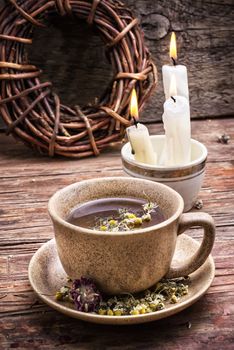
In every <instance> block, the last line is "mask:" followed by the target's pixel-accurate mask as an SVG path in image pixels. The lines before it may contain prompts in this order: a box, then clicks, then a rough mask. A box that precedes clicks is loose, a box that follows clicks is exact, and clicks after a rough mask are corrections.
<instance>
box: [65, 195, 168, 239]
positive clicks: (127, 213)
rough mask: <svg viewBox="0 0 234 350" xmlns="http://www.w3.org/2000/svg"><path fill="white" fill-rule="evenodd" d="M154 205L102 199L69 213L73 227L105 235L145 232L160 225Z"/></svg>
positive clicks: (161, 215) (145, 202)
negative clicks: (153, 226) (110, 233)
mask: <svg viewBox="0 0 234 350" xmlns="http://www.w3.org/2000/svg"><path fill="white" fill-rule="evenodd" d="M164 220H165V218H164V215H163V213H162V211H161V209H160V208H159V206H158V205H157V203H153V202H150V201H146V200H144V199H137V198H102V199H97V200H93V201H90V202H87V203H84V204H82V205H80V206H78V207H76V208H74V209H73V211H72V212H71V213H70V215H69V217H68V218H67V221H68V222H70V223H72V224H73V225H77V226H81V227H86V228H89V229H93V230H98V231H102V232H103V233H105V232H120V231H129V230H135V229H138V228H146V227H149V226H152V225H156V224H158V223H160V222H162V221H164Z"/></svg>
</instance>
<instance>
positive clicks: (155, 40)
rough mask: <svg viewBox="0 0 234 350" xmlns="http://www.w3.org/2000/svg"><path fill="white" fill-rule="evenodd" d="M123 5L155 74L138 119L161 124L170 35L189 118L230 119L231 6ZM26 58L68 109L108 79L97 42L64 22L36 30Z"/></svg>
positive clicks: (144, 1) (233, 66)
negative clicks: (185, 76) (184, 77)
mask: <svg viewBox="0 0 234 350" xmlns="http://www.w3.org/2000/svg"><path fill="white" fill-rule="evenodd" d="M3 3H4V0H0V4H3ZM125 3H126V4H127V5H128V6H129V7H130V8H132V9H133V10H134V12H135V15H136V16H137V17H139V19H140V20H141V25H142V27H143V29H144V32H145V40H146V44H147V45H148V46H149V48H150V51H151V53H152V56H153V58H154V61H155V62H156V64H157V67H158V70H159V86H158V89H157V91H156V92H155V93H154V95H153V96H152V98H151V100H150V101H149V103H148V106H147V108H146V109H145V111H144V113H143V115H142V119H143V120H144V121H147V122H149V121H150V122H152V121H155V120H161V115H162V109H163V102H164V95H163V91H162V79H161V67H162V65H163V64H167V63H169V56H168V49H169V39H170V32H171V31H172V30H175V31H176V33H177V37H178V51H179V62H180V63H182V64H186V65H187V67H188V73H189V87H190V97H191V112H192V117H194V118H200V117H214V116H226V115H234V97H233V96H234V49H233V42H234V2H233V0H195V1H194V0H170V1H165V0H157V1H154V0H125ZM29 57H30V58H31V61H32V62H33V63H35V64H36V65H38V66H39V67H41V68H42V69H43V71H44V75H43V79H49V80H51V81H53V82H54V86H55V88H56V90H57V91H58V92H59V93H60V96H61V97H62V100H63V101H64V102H65V103H69V104H74V103H77V102H78V103H79V104H80V105H82V104H84V103H87V102H89V101H92V100H93V99H94V98H95V97H96V96H99V95H100V94H101V90H102V87H103V88H104V86H106V85H107V82H108V81H109V79H110V78H111V76H112V69H111V66H109V64H108V63H107V61H106V59H105V55H104V48H103V45H102V42H101V40H100V38H99V37H98V36H97V35H96V34H95V33H93V31H92V30H90V29H89V28H88V27H87V26H86V25H85V24H84V23H78V21H76V22H75V21H72V20H71V19H70V18H69V19H68V18H65V19H63V20H62V21H61V18H60V19H59V20H54V21H53V22H52V23H51V25H50V27H49V28H47V29H36V30H35V40H34V45H33V47H32V50H31V51H30V53H29ZM100 87H101V88H100Z"/></svg>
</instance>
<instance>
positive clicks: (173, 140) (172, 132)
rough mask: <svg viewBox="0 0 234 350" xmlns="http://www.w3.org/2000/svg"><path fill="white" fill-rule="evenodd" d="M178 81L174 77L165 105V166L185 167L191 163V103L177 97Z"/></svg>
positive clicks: (182, 97) (163, 160)
mask: <svg viewBox="0 0 234 350" xmlns="http://www.w3.org/2000/svg"><path fill="white" fill-rule="evenodd" d="M173 92H176V80H175V77H174V76H173V77H172V81H171V87H170V95H171V96H173V98H169V99H168V100H167V101H166V102H165V103H164V113H163V123H164V129H165V148H164V154H163V157H164V159H162V160H161V162H162V163H164V164H163V165H167V166H173V165H185V164H188V163H189V162H190V161H191V126H190V108H189V102H188V100H187V99H186V98H185V97H184V96H176V93H173Z"/></svg>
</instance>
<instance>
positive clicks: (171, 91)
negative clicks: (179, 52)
mask: <svg viewBox="0 0 234 350" xmlns="http://www.w3.org/2000/svg"><path fill="white" fill-rule="evenodd" d="M169 94H170V96H177V86H176V77H175V74H173V75H172V77H171V81H170V89H169Z"/></svg>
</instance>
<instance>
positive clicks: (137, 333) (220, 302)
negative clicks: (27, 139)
mask: <svg viewBox="0 0 234 350" xmlns="http://www.w3.org/2000/svg"><path fill="white" fill-rule="evenodd" d="M150 130H151V132H152V133H153V134H155V133H162V132H163V130H162V125H160V124H157V125H152V126H150ZM192 132H193V136H194V138H195V139H197V140H199V141H201V142H203V143H204V144H205V145H206V146H207V148H208V152H209V156H208V163H207V170H206V175H205V180H204V185H203V188H202V190H201V192H200V195H199V198H201V199H202V200H203V203H204V207H203V209H202V210H203V211H206V212H208V213H209V214H211V215H212V216H213V217H214V219H215V223H216V228H217V234H216V241H215V246H214V249H213V252H212V254H213V257H214V260H215V265H216V277H215V279H214V282H213V284H212V286H211V288H210V289H209V291H208V293H207V294H206V295H205V296H204V297H202V298H201V299H200V300H199V301H198V302H197V303H196V304H194V305H193V306H192V307H189V308H188V309H186V310H184V311H183V312H181V313H179V314H178V315H174V316H173V317H170V318H168V319H165V320H161V321H158V322H153V323H149V324H144V325H137V326H132V327H130V326H129V327H120V326H119V327H114V326H110V327H107V326H101V325H93V324H87V323H84V322H82V321H78V320H74V319H71V318H68V317H66V316H64V315H61V314H59V313H58V312H56V311H54V310H52V309H51V308H49V307H48V306H46V305H45V304H43V303H41V302H39V301H38V300H37V298H36V295H35V294H34V292H33V290H32V288H31V287H30V284H29V281H28V276H27V269H28V263H29V261H30V259H31V257H32V255H33V254H34V253H35V251H36V250H37V249H38V248H39V247H40V246H41V245H42V244H43V243H44V242H46V241H47V240H49V239H50V238H52V237H53V229H52V224H51V222H50V219H49V216H48V213H47V202H48V199H49V197H50V196H51V195H52V194H53V193H54V192H55V191H56V190H57V189H58V188H61V187H63V186H66V185H68V184H70V183H73V182H76V181H80V180H82V179H87V178H92V177H103V176H119V175H124V173H123V171H122V166H121V159H120V152H119V150H120V147H121V145H119V147H115V148H113V149H112V150H108V151H105V152H104V153H103V154H102V155H101V156H100V157H98V158H88V159H83V160H78V161H77V160H64V159H61V158H57V159H48V158H47V157H42V156H40V155H37V154H35V153H34V152H33V151H32V150H30V149H28V148H26V147H25V146H24V145H23V144H22V143H16V142H15V140H13V139H12V137H6V136H4V135H3V134H2V135H1V137H0V170H1V171H0V227H1V230H0V329H1V332H0V348H1V349H3V350H9V349H13V348H14V349H15V348H16V349H19V350H25V349H35V350H37V349H38V350H53V349H56V348H58V349H62V350H74V349H82V350H135V349H141V350H149V349H150V350H151V349H152V350H156V349H160V350H161V349H162V350H175V349H176V350H177V349H178V350H179V349H186V350H190V349H192V350H203V349H204V350H206V349H209V350H231V349H233V344H234V334H233V329H234V235H233V228H234V216H233V213H234V191H233V188H234V143H233V140H234V123H233V120H232V119H231V118H229V119H213V120H202V121H201V120H195V121H193V122H192ZM225 132H226V133H229V135H230V137H231V141H230V143H229V144H227V145H222V144H220V143H218V142H217V137H218V136H219V135H220V134H223V133H225ZM190 235H191V236H192V237H194V238H196V239H198V240H200V239H201V237H202V234H201V231H200V230H199V229H196V228H195V229H193V230H190Z"/></svg>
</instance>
